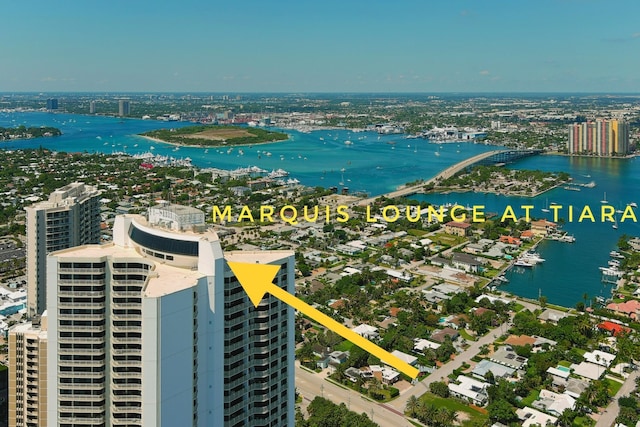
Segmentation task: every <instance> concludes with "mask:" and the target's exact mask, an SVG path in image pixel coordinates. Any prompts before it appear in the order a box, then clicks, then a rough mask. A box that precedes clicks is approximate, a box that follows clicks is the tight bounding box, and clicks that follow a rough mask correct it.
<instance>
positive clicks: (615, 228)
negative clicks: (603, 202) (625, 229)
mask: <svg viewBox="0 0 640 427" xmlns="http://www.w3.org/2000/svg"><path fill="white" fill-rule="evenodd" d="M611 228H613V229H614V230H617V229H618V217H616V216H614V217H613V225H612V226H611Z"/></svg>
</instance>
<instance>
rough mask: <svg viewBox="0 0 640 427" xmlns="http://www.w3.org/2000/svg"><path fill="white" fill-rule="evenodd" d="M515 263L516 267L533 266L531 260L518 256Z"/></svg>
mask: <svg viewBox="0 0 640 427" xmlns="http://www.w3.org/2000/svg"><path fill="white" fill-rule="evenodd" d="M513 265H515V266H516V267H525V268H531V267H533V264H532V263H530V262H529V261H525V260H523V259H521V258H518V259H517V260H516V262H514V263H513Z"/></svg>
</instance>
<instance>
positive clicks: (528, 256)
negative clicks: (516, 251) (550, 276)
mask: <svg viewBox="0 0 640 427" xmlns="http://www.w3.org/2000/svg"><path fill="white" fill-rule="evenodd" d="M520 259H523V260H525V261H527V262H530V263H532V264H539V263H541V262H545V259H544V258H542V257H541V256H540V254H538V253H537V252H529V251H527V252H523V253H522V254H521V255H520Z"/></svg>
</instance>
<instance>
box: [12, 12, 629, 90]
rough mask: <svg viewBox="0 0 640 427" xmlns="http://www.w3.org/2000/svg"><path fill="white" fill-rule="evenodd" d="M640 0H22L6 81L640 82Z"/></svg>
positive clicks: (151, 86) (590, 86)
mask: <svg viewBox="0 0 640 427" xmlns="http://www.w3.org/2000/svg"><path fill="white" fill-rule="evenodd" d="M639 14H640V3H637V1H633V0H620V1H617V2H615V3H613V4H607V3H604V2H597V1H589V0H583V1H581V0H541V1H537V2H505V1H494V0H491V1H485V2H474V1H470V0H460V1H456V2H424V1H419V0H406V1H404V2H401V3H398V4H391V3H388V2H385V3H383V2H380V1H377V2H376V1H374V2H370V1H369V2H367V1H364V0H353V1H348V2H338V1H335V0H327V1H325V2H322V3H305V2H298V3H291V2H283V1H276V2H269V3H264V2H258V1H255V0H248V1H245V2H243V3H242V4H241V5H238V4H234V3H229V2H225V3H223V2H198V1H195V0H185V1H183V2H179V3H176V2H173V3H162V4H157V3H151V2H144V1H143V2H127V1H124V0H114V1H112V2H106V3H105V2H101V3H94V2H89V3H87V2H85V3H78V2H72V1H70V0H62V1H60V2H56V3H51V2H46V1H42V0H36V1H35V2H9V3H8V4H6V5H4V7H3V15H4V16H5V17H11V18H10V19H5V21H4V22H3V25H2V27H1V28H0V35H1V36H2V38H3V40H5V43H3V44H2V45H0V57H1V58H2V63H3V65H2V67H0V92H33V91H35V92H67V91H68V92H308V93H311V92H352V93H355V92H397V93H401V92H579V93H587V92H597V93H602V92H615V93H638V92H640V77H639V76H638V74H637V70H638V69H640V55H637V52H638V51H640V24H638V22H637V19H636V18H637V16H638V15H639Z"/></svg>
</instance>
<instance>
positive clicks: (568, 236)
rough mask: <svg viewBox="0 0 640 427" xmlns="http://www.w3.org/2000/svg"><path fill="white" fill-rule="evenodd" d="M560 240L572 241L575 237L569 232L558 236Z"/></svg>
mask: <svg viewBox="0 0 640 427" xmlns="http://www.w3.org/2000/svg"><path fill="white" fill-rule="evenodd" d="M559 240H560V241H561V242H567V243H573V242H575V241H576V238H575V237H573V236H572V235H570V234H565V235H564V236H562V237H560V239H559Z"/></svg>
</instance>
